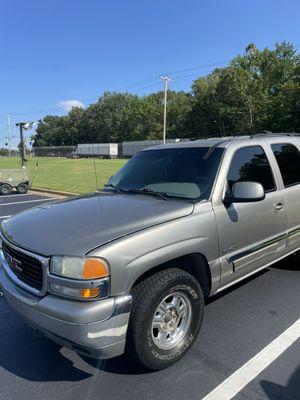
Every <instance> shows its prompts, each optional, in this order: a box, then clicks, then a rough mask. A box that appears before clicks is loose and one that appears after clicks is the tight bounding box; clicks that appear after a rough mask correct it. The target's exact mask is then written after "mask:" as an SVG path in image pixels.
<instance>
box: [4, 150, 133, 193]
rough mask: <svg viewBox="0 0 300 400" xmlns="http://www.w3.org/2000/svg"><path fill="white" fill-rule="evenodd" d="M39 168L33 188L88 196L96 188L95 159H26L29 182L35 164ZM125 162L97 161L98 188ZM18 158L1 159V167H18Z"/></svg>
mask: <svg viewBox="0 0 300 400" xmlns="http://www.w3.org/2000/svg"><path fill="white" fill-rule="evenodd" d="M37 161H38V169H37V171H36V173H35V178H34V181H33V187H39V188H44V189H54V190H63V191H67V192H74V193H87V192H91V191H93V190H95V189H96V178H95V171H94V160H93V159H91V158H85V159H78V160H76V159H75V160H73V159H66V158H60V157H34V158H29V160H28V163H27V167H28V169H29V174H30V179H32V176H33V173H34V168H35V164H36V162H37ZM126 161H127V160H124V159H123V160H122V159H116V160H100V159H96V160H95V163H96V170H97V177H98V179H97V181H98V186H99V187H101V186H103V185H104V183H106V182H107V180H108V178H110V177H111V176H112V175H113V174H114V173H116V172H117V171H118V170H119V169H120V168H121V167H122V166H123V165H124V164H125V163H126ZM19 166H20V159H19V158H17V157H11V158H8V157H0V169H1V168H19Z"/></svg>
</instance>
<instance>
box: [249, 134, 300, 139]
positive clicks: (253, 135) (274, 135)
mask: <svg viewBox="0 0 300 400" xmlns="http://www.w3.org/2000/svg"><path fill="white" fill-rule="evenodd" d="M259 136H261V137H264V136H271V137H278V136H300V133H294V132H291V133H289V132H287V133H284V132H283V133H273V132H264V133H254V134H252V135H250V139H252V138H255V137H259Z"/></svg>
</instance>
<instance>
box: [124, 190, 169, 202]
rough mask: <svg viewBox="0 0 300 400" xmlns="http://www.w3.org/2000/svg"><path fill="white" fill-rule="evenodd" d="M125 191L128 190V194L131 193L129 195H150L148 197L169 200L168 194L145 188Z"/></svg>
mask: <svg viewBox="0 0 300 400" xmlns="http://www.w3.org/2000/svg"><path fill="white" fill-rule="evenodd" d="M124 190H126V192H129V193H137V194H148V195H152V196H157V197H160V198H161V199H163V200H169V199H168V193H165V192H156V191H155V190H152V189H149V188H144V189H124Z"/></svg>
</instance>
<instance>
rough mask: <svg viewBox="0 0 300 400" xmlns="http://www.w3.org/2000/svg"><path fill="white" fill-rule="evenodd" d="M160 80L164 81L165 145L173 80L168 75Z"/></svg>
mask: <svg viewBox="0 0 300 400" xmlns="http://www.w3.org/2000/svg"><path fill="white" fill-rule="evenodd" d="M160 79H162V80H163V81H164V130H163V144H165V143H166V136H167V103H168V83H169V82H170V81H172V80H173V79H171V78H169V77H168V75H164V76H161V77H160Z"/></svg>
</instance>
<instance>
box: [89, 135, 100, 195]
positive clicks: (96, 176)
mask: <svg viewBox="0 0 300 400" xmlns="http://www.w3.org/2000/svg"><path fill="white" fill-rule="evenodd" d="M91 145H92V152H93V161H94V172H95V180H96V190H99V186H98V175H97V167H96V157H95V152H94V147H93V143H91Z"/></svg>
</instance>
